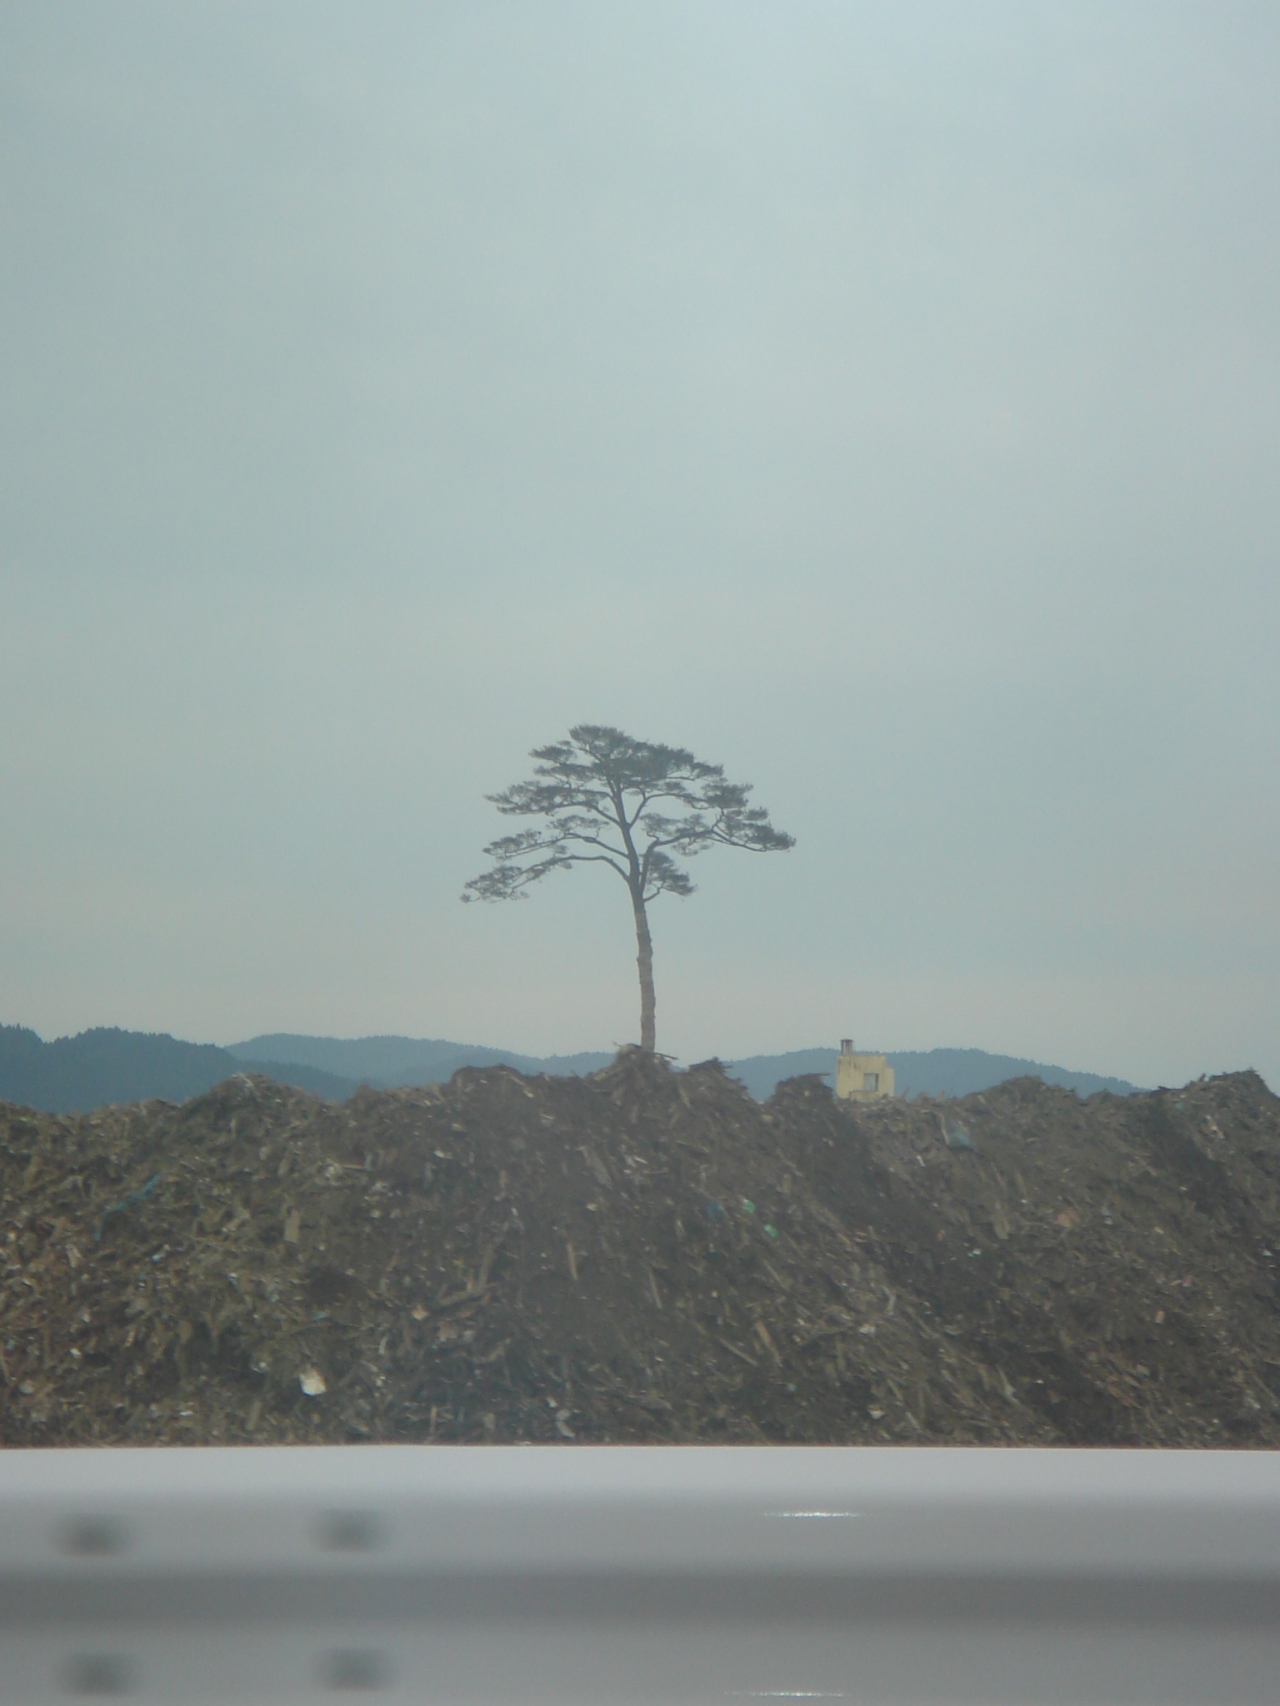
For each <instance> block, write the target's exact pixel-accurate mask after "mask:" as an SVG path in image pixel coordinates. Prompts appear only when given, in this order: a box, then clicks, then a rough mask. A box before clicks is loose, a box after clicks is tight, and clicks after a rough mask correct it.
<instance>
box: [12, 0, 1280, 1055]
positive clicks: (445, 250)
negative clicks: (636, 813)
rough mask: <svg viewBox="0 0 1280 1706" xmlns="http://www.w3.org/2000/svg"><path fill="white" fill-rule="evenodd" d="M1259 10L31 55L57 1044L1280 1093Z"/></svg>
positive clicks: (27, 614)
mask: <svg viewBox="0 0 1280 1706" xmlns="http://www.w3.org/2000/svg"><path fill="white" fill-rule="evenodd" d="M1278 18H1280V14H1277V12H1276V10H1275V8H1274V7H1272V6H1270V5H1266V4H1256V5H1253V4H1244V3H1241V4H1235V5H1232V4H1226V3H1223V0H1214V3H1212V4H1208V3H1206V4H1204V5H1196V6H1191V5H1179V4H1174V3H1171V0H1161V3H1159V4H1151V5H1143V4H1127V5H1117V4H1115V0H1107V3H1105V4H1098V5H1092V4H1083V3H1082V4H1074V5H1065V6H1064V5H1057V4H1044V5H1037V4H1028V3H1026V0H1012V3H1008V4H980V3H975V0H964V3H963V4H954V5H895V6H892V7H890V6H883V5H879V4H876V5H865V6H859V5H854V4H849V3H841V4H794V3H788V4H785V5H783V4H778V5H765V6H761V5H751V4H746V3H744V0H732V3H731V4H728V3H727V4H699V5H695V6H689V5H687V4H681V5H663V4H654V3H653V0H645V3H644V4H635V5H632V4H619V3H618V0H610V3H609V4H607V5H600V4H595V5H585V4H584V5H573V4H561V5H536V4H525V3H521V4H515V3H512V4H498V5H490V4H477V3H468V4H466V5H449V6H444V5H428V6H423V5H404V6H398V5H373V6H361V7H353V6H336V5H325V4H317V3H315V0H308V3H307V4H305V5H301V4H299V5H289V4H277V5H272V6H267V7H263V6H260V5H256V4H255V5H248V4H243V5H237V4H229V3H227V0H219V3H218V4H216V5H213V4H208V5H206V4H187V5H184V6H181V7H173V6H171V5H168V4H128V3H117V4H113V5H111V6H101V5H99V4H96V3H94V4H83V5H66V4H59V3H56V0H54V3H49V0H45V3H42V4H41V5H39V6H31V5H21V4H9V5H6V6H4V7H3V9H2V10H0V149H2V151H3V152H2V168H3V182H2V197H0V221H2V227H0V340H2V343H3V356H2V360H3V368H2V374H3V387H2V391H0V423H2V424H0V431H2V432H3V446H2V450H3V454H2V457H0V482H2V485H0V551H2V553H3V555H2V559H0V576H2V587H3V621H2V623H0V648H2V649H0V706H2V714H3V718H4V730H5V739H4V742H3V750H2V752H0V766H2V768H0V797H2V798H3V813H2V816H0V824H2V830H0V882H2V883H3V893H4V902H3V916H2V919H0V1019H2V1020H4V1021H6V1022H10V1023H14V1022H21V1023H26V1024H30V1025H33V1026H34V1027H35V1028H36V1029H37V1030H39V1031H40V1032H41V1033H42V1034H43V1035H46V1036H52V1035H57V1034H61V1033H66V1032H70V1031H75V1030H79V1029H81V1028H83V1027H86V1026H89V1025H96V1024H119V1025H123V1026H127V1027H131V1028H142V1029H154V1030H169V1031H173V1032H174V1033H175V1034H177V1035H180V1036H184V1037H190V1038H194V1039H199V1040H212V1041H224V1042H225V1041H231V1040H234V1039H237V1038H240V1037H244V1036H248V1035H250V1034H252V1033H254V1032H256V1031H261V1030H268V1029H271V1030H275V1029H281V1030H297V1031H311V1032H322V1033H328V1034H335V1035H348V1036H350V1035H362V1034H367V1033H370V1032H380V1031H395V1032H402V1033H407V1034H411V1035H419V1036H423V1035H425V1036H441V1037H449V1038H454V1039H458V1040H463V1041H483V1042H490V1043H496V1044H502V1045H504V1046H508V1047H513V1048H521V1049H525V1050H528V1051H530V1052H538V1053H542V1052H550V1051H569V1050H575V1049H582V1048H598V1047H609V1046H610V1045H611V1044H613V1043H617V1042H625V1041H628V1040H633V1039H634V1038H635V1036H636V1033H637V1022H638V1021H637V1011H636V1010H637V997H636V993H635V987H634V986H635V975H634V973H635V962H634V955H635V944H634V938H633V936H632V935H631V922H630V915H629V907H628V903H627V897H626V893H625V890H624V889H623V887H622V885H621V884H620V883H619V882H617V880H616V879H615V878H613V877H612V876H611V875H609V874H607V873H598V872H595V871H590V870H588V871H584V872H579V873H577V874H575V875H572V876H568V877H559V878H554V879H552V880H549V881H548V882H547V883H546V884H544V885H543V886H542V887H541V888H539V889H537V890H535V891H534V894H533V896H532V898H531V900H530V901H529V903H528V904H524V905H519V906H515V905H509V906H501V907H492V908H485V907H477V906H472V907H463V906H462V905H460V904H459V900H458V896H459V892H460V890H461V888H462V885H463V883H464V882H465V881H466V879H467V878H469V877H471V876H473V875H474V874H476V872H478V871H479V870H480V869H482V868H483V865H484V861H483V859H482V857H481V852H480V850H481V848H482V846H483V844H484V843H485V842H486V841H488V840H489V839H491V838H492V837H493V836H494V835H496V834H498V833H500V832H501V831H502V829H503V828H504V827H506V826H505V825H504V823H503V820H501V819H499V818H498V817H497V815H496V813H495V812H494V811H493V809H492V807H490V806H488V805H486V804H485V802H484V799H483V796H484V794H485V793H487V792H493V791H495V790H496V789H498V788H501V787H503V786H505V785H506V784H508V783H510V782H513V781H515V780H517V779H518V778H519V777H521V776H522V775H524V774H525V773H526V771H527V763H526V757H525V755H526V754H527V752H528V749H529V748H530V747H532V746H534V745H536V744H541V743H544V742H547V741H550V740H553V739H555V738H557V737H559V736H560V735H561V734H563V733H564V732H565V731H566V730H567V728H568V727H569V725H570V724H572V723H574V722H579V721H591V722H607V723H614V724H617V725H619V726H621V727H622V728H624V729H626V730H627V731H628V732H630V733H632V734H634V735H636V736H639V737H641V738H645V739H650V740H661V741H669V742H673V743H678V744H681V745H687V746H690V747H692V748H693V750H694V751H695V752H696V753H698V755H699V756H701V757H705V758H707V759H710V760H714V761H719V762H722V763H724V764H725V766H726V768H727V770H728V773H729V775H730V776H731V777H732V778H734V779H745V780H749V781H751V782H753V783H754V784H755V786H756V798H757V800H758V802H759V803H761V804H764V805H766V806H768V807H769V808H770V809H771V811H772V814H773V820H774V822H775V823H776V824H777V825H778V826H779V827H781V828H784V829H787V830H789V831H791V832H792V833H793V834H794V835H795V836H796V837H797V838H798V845H797V847H796V848H795V850H794V851H793V852H790V853H788V854H785V855H781V856H771V857H768V858H758V857H757V858H753V857H750V856H748V855H746V854H741V853H717V854H713V855H708V856H707V857H706V858H704V859H703V860H701V861H699V864H698V866H697V867H695V876H696V877H697V879H698V882H699V892H698V893H697V894H696V895H695V896H694V897H693V898H692V899H690V900H687V901H681V900H678V899H674V898H671V897H667V898H665V899H663V900H662V901H661V902H660V903H659V904H658V905H657V906H656V907H655V909H654V913H653V926H654V935H655V942H656V970H657V988H658V1045H659V1047H660V1048H665V1049H666V1050H667V1051H669V1052H671V1053H673V1054H676V1055H678V1056H681V1057H683V1058H685V1059H690V1058H698V1057H701V1056H704V1055H706V1054H710V1053H712V1052H715V1053H719V1054H721V1055H724V1056H728V1057H731V1056H734V1055H743V1054H747V1053H751V1052H755V1051H759V1050H769V1051H772V1050H781V1049H786V1048H793V1047H800V1046H810V1045H813V1044H816V1043H822V1042H825V1041H828V1040H829V1041H831V1042H832V1043H833V1045H834V1043H835V1041H836V1039H837V1038H838V1037H840V1036H841V1035H850V1034H852V1035H854V1036H855V1037H856V1038H857V1039H858V1040H859V1042H860V1043H864V1044H866V1045H868V1046H881V1047H889V1048H927V1047H932V1046H942V1045H949V1046H965V1045H972V1046H977V1047H984V1048H989V1049H994V1050H999V1051H1007V1052H1011V1053H1020V1054H1029V1055H1033V1056H1036V1057H1039V1058H1041V1059H1048V1060H1052V1061H1055V1062H1057V1063H1059V1064H1062V1065H1066V1066H1071V1067H1077V1068H1083V1069H1090V1070H1095V1071H1104V1072H1114V1073H1119V1074H1122V1075H1124V1076H1126V1077H1129V1078H1132V1079H1134V1080H1137V1081H1139V1082H1148V1083H1154V1082H1182V1081H1184V1080H1186V1079H1187V1078H1190V1077H1193V1076H1196V1075H1198V1074H1199V1073H1200V1072H1202V1071H1218V1070H1223V1069H1226V1068H1233V1067H1239V1066H1244V1065H1255V1066H1257V1067H1258V1068H1259V1069H1260V1070H1262V1071H1263V1072H1264V1073H1265V1074H1266V1075H1267V1077H1268V1079H1269V1081H1270V1082H1271V1083H1272V1084H1273V1085H1280V1026H1278V1024H1277V1019H1278V1017H1280V1014H1278V1002H1277V996H1278V994H1280V975H1278V970H1280V883H1278V881H1277V849H1278V847H1280V791H1278V789H1277V780H1276V779H1277V775H1280V762H1278V761H1280V693H1278V692H1277V672H1276V655H1277V629H1278V627H1280V622H1278V618H1280V575H1278V573H1277V562H1278V556H1277V545H1278V543H1280V478H1278V477H1277V442H1278V428H1280V359H1278V353H1280V351H1278V341H1280V244H1278V242H1277V234H1278V231H1280V211H1278V203H1277V185H1278V181H1280V98H1278V97H1277V91H1278V89H1280V28H1278V24H1277V19H1278Z"/></svg>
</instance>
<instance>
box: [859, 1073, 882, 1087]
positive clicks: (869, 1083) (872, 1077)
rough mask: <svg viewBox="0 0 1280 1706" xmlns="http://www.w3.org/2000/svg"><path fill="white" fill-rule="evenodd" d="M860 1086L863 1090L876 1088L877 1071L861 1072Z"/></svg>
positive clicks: (878, 1079) (878, 1078) (877, 1082)
mask: <svg viewBox="0 0 1280 1706" xmlns="http://www.w3.org/2000/svg"><path fill="white" fill-rule="evenodd" d="M862 1088H863V1089H864V1090H878V1089H879V1088H880V1074H879V1073H878V1072H864V1073H863V1074H862Z"/></svg>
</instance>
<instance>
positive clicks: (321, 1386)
mask: <svg viewBox="0 0 1280 1706" xmlns="http://www.w3.org/2000/svg"><path fill="white" fill-rule="evenodd" d="M298 1385H299V1386H301V1388H302V1390H303V1391H304V1392H305V1393H306V1395H307V1397H308V1398H319V1397H322V1396H323V1394H324V1393H326V1392H327V1391H328V1390H329V1388H328V1386H327V1385H326V1383H325V1378H324V1375H323V1374H321V1372H320V1370H319V1369H318V1368H304V1369H303V1371H302V1373H301V1374H300V1375H299V1376H298Z"/></svg>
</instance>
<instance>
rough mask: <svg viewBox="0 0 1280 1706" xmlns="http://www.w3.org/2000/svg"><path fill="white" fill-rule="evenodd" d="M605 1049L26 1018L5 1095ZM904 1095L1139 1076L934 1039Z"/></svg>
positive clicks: (776, 1067) (81, 1104)
mask: <svg viewBox="0 0 1280 1706" xmlns="http://www.w3.org/2000/svg"><path fill="white" fill-rule="evenodd" d="M612 1059H613V1055H612V1054H611V1053H586V1054H559V1055H548V1056H545V1057H540V1056H536V1055H527V1054H517V1053H515V1052H513V1051H512V1050H510V1049H497V1048H487V1047H485V1046H483V1045H469V1044H465V1043H451V1042H441V1041H436V1040H432V1039H430V1038H415V1037H359V1038H341V1037H303V1036H294V1035H291V1034H289V1033H285V1032H277V1033H272V1034H270V1035H267V1036H260V1037H252V1038H250V1039H249V1040H248V1041H247V1042H242V1043H232V1044H231V1046H230V1047H229V1048H218V1047H217V1046H215V1045H214V1044H213V1043H185V1042H179V1041H178V1040H177V1039H176V1038H174V1037H171V1036H168V1035H167V1034H164V1033H159V1034H153V1033H151V1032H143V1031H121V1030H116V1029H98V1030H92V1031H82V1032H81V1033H80V1035H79V1036H75V1037H59V1038H58V1039H57V1040H56V1041H54V1042H44V1041H43V1040H42V1039H41V1038H40V1037H39V1036H37V1035H36V1033H35V1032H34V1031H32V1030H28V1029H27V1028H26V1027H25V1026H21V1025H3V1026H0V1101H6V1102H17V1103H20V1104H21V1105H23V1106H24V1107H29V1108H40V1109H43V1110H44V1111H45V1112H48V1113H81V1112H85V1111H87V1110H88V1109H91V1108H98V1107H104V1106H106V1105H108V1104H111V1103H122V1102H141V1101H147V1100H150V1099H151V1098H153V1097H155V1098H159V1099H161V1100H163V1101H166V1102H185V1101H186V1100H187V1099H188V1098H189V1097H191V1096H198V1095H201V1094H202V1093H203V1092H204V1091H205V1090H209V1089H211V1088H212V1087H213V1086H214V1085H215V1084H219V1083H221V1082H222V1081H223V1079H226V1078H231V1077H233V1076H234V1074H235V1073H237V1072H261V1073H264V1074H265V1075H266V1076H267V1077H268V1078H274V1079H275V1080H276V1082H277V1083H280V1084H292V1085H295V1086H296V1087H297V1088H298V1089H300V1090H307V1091H309V1092H310V1093H311V1094H312V1095H314V1096H323V1097H325V1098H326V1099H328V1100H330V1101H345V1100H346V1098H347V1097H348V1096H350V1095H353V1094H354V1092H355V1091H356V1090H357V1089H358V1088H359V1086H360V1085H361V1084H367V1085H369V1086H371V1087H372V1088H373V1089H395V1088H397V1087H399V1086H402V1085H412V1084H433V1083H444V1082H446V1081H447V1080H448V1079H450V1078H452V1076H453V1074H454V1073H455V1072H456V1071H457V1070H458V1069H459V1067H462V1066H496V1065H507V1066H513V1067H515V1069H516V1070H517V1071H518V1072H524V1073H528V1074H530V1075H532V1074H535V1073H539V1072H547V1073H552V1074H570V1073H586V1072H596V1071H598V1070H599V1069H600V1068H601V1067H603V1066H607V1065H608V1064H609V1062H610V1061H611V1060H612ZM888 1059H889V1064H890V1065H891V1066H892V1067H893V1069H894V1072H895V1075H896V1078H897V1090H898V1093H899V1094H900V1095H917V1096H919V1095H929V1096H938V1095H947V1096H966V1095H969V1094H970V1093H971V1092H973V1091H975V1090H987V1089H990V1088H991V1086H992V1085H994V1084H1000V1083H1002V1082H1003V1081H1004V1080H1005V1079H1007V1078H1021V1077H1027V1076H1031V1077H1038V1078H1042V1079H1043V1080H1044V1081H1045V1083H1046V1084H1059V1085H1061V1086H1062V1087H1063V1088H1064V1089H1068V1090H1075V1091H1077V1092H1078V1093H1079V1094H1081V1095H1085V1096H1090V1095H1093V1094H1094V1093H1095V1092H1096V1091H1099V1090H1109V1091H1111V1092H1112V1093H1113V1094H1114V1095H1118V1096H1126V1095H1129V1094H1131V1093H1132V1092H1133V1091H1134V1090H1135V1089H1136V1088H1137V1086H1135V1085H1133V1084H1130V1083H1128V1082H1127V1081H1126V1080H1125V1079H1123V1078H1103V1077H1100V1076H1099V1075H1098V1074H1096V1073H1092V1072H1068V1071H1066V1070H1064V1069H1063V1068H1062V1067H1059V1066H1047V1065H1045V1064H1044V1063H1043V1062H1041V1061H1035V1060H1022V1059H1019V1058H1017V1057H1016V1056H1014V1055H1004V1054H986V1053H984V1052H983V1051H982V1050H981V1049H930V1050H928V1051H926V1052H923V1053H921V1052H915V1053H900V1054H890V1055H889V1057H888ZM725 1066H726V1068H727V1070H728V1071H729V1072H731V1073H732V1074H733V1075H734V1076H735V1077H736V1078H740V1079H741V1080H742V1082H743V1083H744V1084H745V1085H746V1087H747V1089H748V1090H749V1091H750V1092H751V1094H752V1095H753V1096H755V1097H756V1098H757V1099H758V1100H761V1101H763V1100H764V1099H765V1098H766V1097H768V1096H769V1095H771V1094H772V1092H773V1088H774V1086H775V1085H776V1084H777V1083H778V1082H779V1080H780V1079H783V1078H796V1077H799V1076H801V1075H802V1074H806V1073H818V1074H820V1075H822V1076H824V1077H826V1078H828V1079H829V1078H830V1077H831V1076H832V1074H833V1072H834V1070H835V1049H834V1048H813V1049H796V1050H793V1051H792V1052H791V1053H789V1054H757V1055H751V1056H749V1057H748V1058H747V1059H745V1060H736V1061H726V1062H725Z"/></svg>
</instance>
